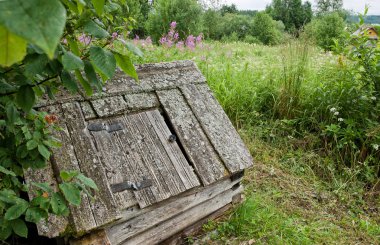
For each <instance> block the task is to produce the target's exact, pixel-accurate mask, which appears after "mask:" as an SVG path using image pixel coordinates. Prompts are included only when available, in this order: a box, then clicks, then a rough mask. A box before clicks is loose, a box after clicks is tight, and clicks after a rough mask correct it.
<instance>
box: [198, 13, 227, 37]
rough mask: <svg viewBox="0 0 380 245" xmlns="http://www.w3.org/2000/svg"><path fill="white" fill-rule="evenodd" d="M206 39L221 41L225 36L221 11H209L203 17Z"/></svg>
mask: <svg viewBox="0 0 380 245" xmlns="http://www.w3.org/2000/svg"><path fill="white" fill-rule="evenodd" d="M202 19H203V34H204V35H205V38H210V39H220V38H222V36H223V17H222V15H221V13H220V11H218V10H215V9H207V10H206V11H205V12H204V13H203V16H202Z"/></svg>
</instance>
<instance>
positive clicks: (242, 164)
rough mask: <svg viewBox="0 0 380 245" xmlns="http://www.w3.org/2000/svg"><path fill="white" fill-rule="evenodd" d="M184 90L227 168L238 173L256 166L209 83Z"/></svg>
mask: <svg viewBox="0 0 380 245" xmlns="http://www.w3.org/2000/svg"><path fill="white" fill-rule="evenodd" d="M181 91H182V92H183V94H184V96H185V98H186V100H187V103H188V104H189V105H190V107H191V109H192V111H193V112H194V114H195V116H196V117H197V119H198V120H199V122H200V124H201V126H202V128H203V129H204V131H205V133H206V134H207V136H208V138H209V139H210V141H211V143H212V145H213V146H214V148H215V150H216V151H217V152H218V154H219V156H220V157H221V158H222V160H223V162H224V164H225V165H226V167H227V169H228V170H229V171H230V172H231V173H235V172H238V171H241V170H243V169H246V168H248V167H250V166H252V162H253V159H252V157H251V155H250V153H249V151H248V149H247V148H246V147H245V145H244V142H243V141H242V139H241V138H240V136H239V134H238V133H237V131H236V129H235V128H234V127H233V125H232V123H231V121H230V120H229V118H228V117H227V115H226V113H225V112H224V111H223V108H222V107H221V106H220V104H219V103H218V101H217V100H216V99H215V98H214V96H213V95H212V92H211V90H210V89H209V87H208V86H207V84H199V85H194V84H190V85H185V86H182V87H181Z"/></svg>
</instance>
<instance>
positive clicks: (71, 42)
mask: <svg viewBox="0 0 380 245" xmlns="http://www.w3.org/2000/svg"><path fill="white" fill-rule="evenodd" d="M67 42H68V43H69V46H70V49H71V51H72V52H73V53H74V54H75V55H76V56H80V51H79V48H78V44H77V42H75V41H74V40H73V39H71V38H67Z"/></svg>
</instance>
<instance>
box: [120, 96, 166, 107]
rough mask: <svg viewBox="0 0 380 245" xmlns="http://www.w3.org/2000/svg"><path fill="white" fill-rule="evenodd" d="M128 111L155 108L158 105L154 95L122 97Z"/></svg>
mask: <svg viewBox="0 0 380 245" xmlns="http://www.w3.org/2000/svg"><path fill="white" fill-rule="evenodd" d="M124 98H125V101H126V102H127V105H128V109H129V110H130V111H138V110H146V109H150V108H156V107H158V106H159V105H160V103H159V102H158V99H157V96H156V94H155V93H138V94H127V95H124Z"/></svg>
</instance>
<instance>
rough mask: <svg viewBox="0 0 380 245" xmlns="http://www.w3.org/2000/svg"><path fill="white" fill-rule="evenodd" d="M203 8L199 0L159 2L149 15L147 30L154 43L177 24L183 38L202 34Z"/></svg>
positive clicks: (161, 0)
mask: <svg viewBox="0 0 380 245" xmlns="http://www.w3.org/2000/svg"><path fill="white" fill-rule="evenodd" d="M201 16H202V7H201V5H200V4H199V3H198V1H197V0H157V1H154V5H153V9H152V11H151V12H150V13H149V17H148V20H147V22H146V25H145V27H146V29H147V31H148V33H149V34H150V36H151V37H152V38H153V40H154V41H158V40H159V39H160V37H161V35H162V33H167V32H168V31H169V26H170V23H171V22H173V21H176V22H177V31H178V33H179V36H180V37H181V38H184V37H185V36H187V35H189V34H190V33H192V34H195V35H197V34H199V33H200V32H201Z"/></svg>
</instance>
